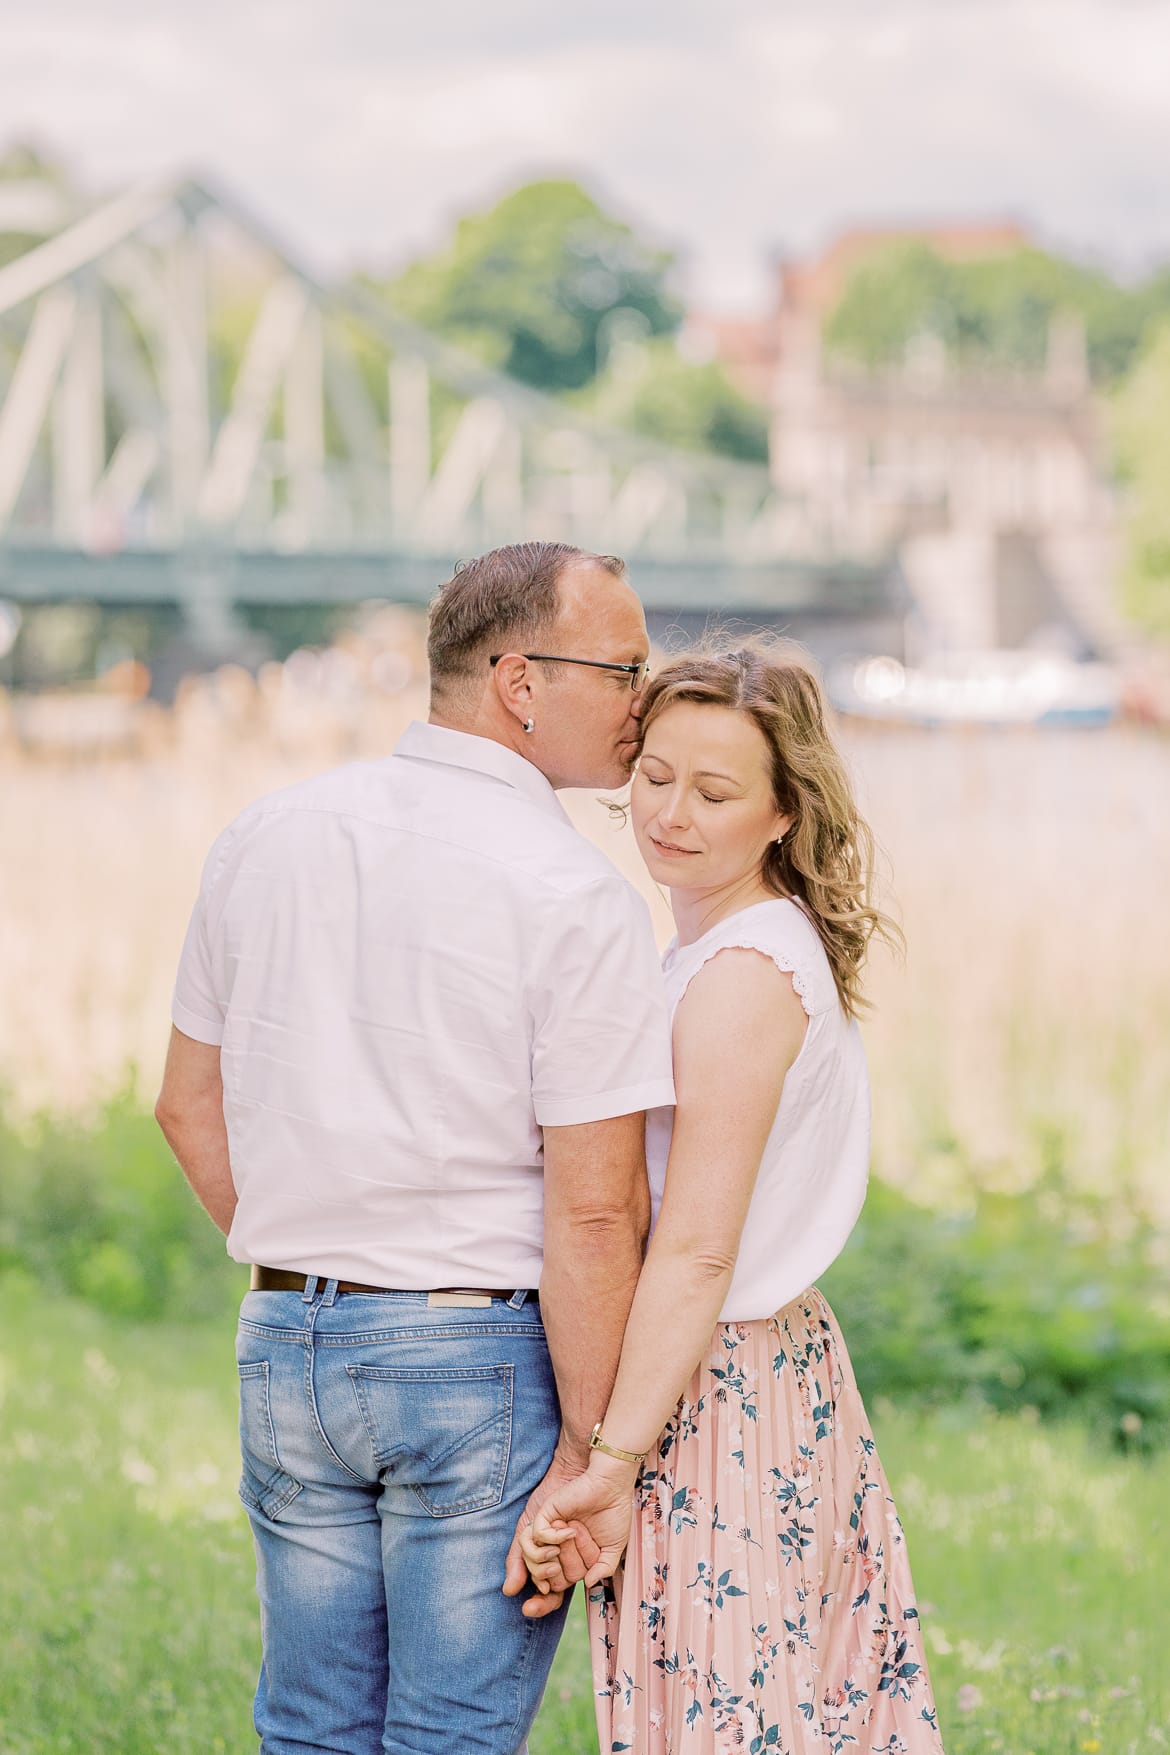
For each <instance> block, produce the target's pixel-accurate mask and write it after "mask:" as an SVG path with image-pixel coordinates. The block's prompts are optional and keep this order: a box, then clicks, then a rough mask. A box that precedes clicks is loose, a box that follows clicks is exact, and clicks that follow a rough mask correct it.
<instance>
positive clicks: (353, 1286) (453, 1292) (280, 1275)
mask: <svg viewBox="0 0 1170 1755" xmlns="http://www.w3.org/2000/svg"><path fill="white" fill-rule="evenodd" d="M330 1277H331V1276H330V1275H329V1274H302V1273H294V1272H293V1271H292V1270H291V1269H289V1268H271V1267H261V1266H260V1264H259V1263H255V1262H254V1263H253V1265H252V1291H253V1292H304V1290H305V1287H306V1285H307V1284H308V1282H309V1281H310V1280H312V1279H315V1280H316V1281H317V1283H318V1285H320V1286H324V1285H325V1283H326V1281H327V1280H329V1278H330ZM407 1289H408V1288H406V1287H402V1286H367V1285H364V1284H363V1283H362V1281H361V1280H338V1282H337V1290H338V1291H339V1292H374V1293H383V1294H385V1295H386V1296H387V1297H394V1296H395V1294H397V1293H400V1292H402V1291H405V1290H407ZM415 1289H416V1290H417V1288H415ZM423 1289H424V1290H426V1291H427V1296H428V1299H431V1300H434V1301H436V1302H438V1301H443V1302H446V1301H447V1300H448V1299H451V1300H455V1299H458V1300H460V1301H463V1300H467V1299H471V1298H475V1299H478V1300H479V1301H480V1303H485V1302H490V1300H491V1299H493V1298H504V1299H508V1298H512V1297H514V1296H515V1293H516V1288H515V1286H509V1287H508V1289H507V1291H503V1290H501V1289H499V1288H496V1287H490V1288H485V1287H483V1286H436V1287H434V1288H433V1289H428V1288H423ZM534 1296H535V1294H534V1293H529V1297H530V1298H532V1297H534Z"/></svg>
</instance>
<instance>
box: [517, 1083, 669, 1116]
mask: <svg viewBox="0 0 1170 1755" xmlns="http://www.w3.org/2000/svg"><path fill="white" fill-rule="evenodd" d="M673 1106H674V1081H673V1080H672V1079H654V1080H651V1081H650V1082H649V1083H647V1084H644V1085H624V1086H623V1087H622V1088H621V1089H620V1090H616V1091H596V1092H594V1093H593V1094H592V1095H591V1096H588V1097H537V1098H536V1099H535V1100H534V1102H533V1106H532V1107H533V1111H534V1113H535V1115H536V1119H537V1122H538V1123H539V1124H540V1126H541V1127H578V1126H580V1125H581V1124H582V1123H583V1122H586V1121H612V1120H613V1118H614V1116H615V1115H634V1114H635V1113H636V1112H637V1111H638V1110H639V1109H663V1108H673Z"/></svg>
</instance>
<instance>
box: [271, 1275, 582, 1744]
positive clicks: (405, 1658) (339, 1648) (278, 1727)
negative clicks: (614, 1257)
mask: <svg viewBox="0 0 1170 1755" xmlns="http://www.w3.org/2000/svg"><path fill="white" fill-rule="evenodd" d="M312 1284H313V1282H310V1285H312ZM520 1296H521V1295H520V1294H517V1299H519V1298H520ZM237 1351H238V1358H239V1371H240V1436H241V1446H242V1450H243V1476H242V1479H241V1482H240V1496H241V1498H242V1499H243V1501H244V1504H245V1506H246V1508H247V1511H248V1515H249V1517H250V1519H251V1523H252V1529H253V1533H254V1535H255V1540H256V1569H257V1572H256V1576H257V1588H258V1590H259V1595H260V1618H261V1631H262V1635H263V1651H264V1661H263V1665H262V1667H261V1671H260V1682H259V1686H258V1689H257V1693H256V1713H255V1723H256V1730H257V1733H258V1735H259V1737H260V1739H261V1750H262V1751H263V1755H317V1752H318V1751H330V1752H336V1755H515V1752H516V1751H517V1750H520V1749H523V1747H524V1743H525V1739H526V1737H527V1735H528V1730H529V1727H530V1726H531V1724H532V1721H533V1719H534V1718H535V1716H536V1711H537V1708H538V1706H539V1705H540V1698H541V1695H542V1693H543V1691H544V1686H545V1682H546V1680H547V1678H548V1672H549V1668H550V1665H551V1663H552V1659H553V1653H554V1651H555V1650H556V1645H557V1641H558V1639H559V1638H560V1634H561V1631H562V1627H563V1624H564V1614H565V1610H564V1609H563V1608H562V1610H560V1611H559V1612H558V1613H556V1614H552V1615H549V1616H548V1617H547V1618H546V1619H544V1620H536V1621H529V1620H526V1619H525V1617H524V1616H523V1615H522V1614H521V1612H520V1604H521V1602H522V1601H523V1598H522V1597H505V1596H502V1595H501V1593H500V1586H501V1584H502V1582H503V1577H504V1562H505V1557H506V1555H507V1551H508V1546H509V1544H510V1542H511V1539H512V1534H513V1531H514V1529H515V1525H516V1520H517V1518H518V1517H519V1515H520V1512H521V1511H522V1510H523V1507H524V1502H525V1500H526V1499H527V1498H528V1495H529V1494H530V1493H531V1492H532V1490H533V1488H534V1487H535V1486H536V1485H537V1483H538V1482H539V1481H540V1479H541V1477H542V1476H543V1474H544V1472H545V1470H546V1469H547V1467H548V1465H549V1463H550V1461H551V1459H552V1453H553V1446H554V1444H555V1442H556V1437H557V1431H558V1424H559V1415H558V1409H557V1399H556V1387H555V1383H554V1380H553V1373H552V1366H551V1363H550V1360H549V1354H548V1347H547V1344H546V1341H545V1337H544V1329H543V1327H542V1325H541V1321H540V1313H539V1309H538V1307H537V1306H536V1304H535V1303H533V1302H532V1301H531V1300H530V1301H528V1302H527V1303H523V1304H518V1303H517V1301H516V1299H513V1300H512V1301H510V1302H508V1301H505V1300H503V1299H493V1301H492V1304H491V1307H490V1308H485V1309H467V1308H445V1307H435V1308H431V1307H430V1306H428V1304H427V1297H426V1293H425V1292H402V1293H392V1294H369V1295H367V1294H363V1293H346V1294H343V1295H341V1296H338V1295H337V1291H336V1285H335V1282H333V1281H328V1282H326V1281H317V1282H316V1290H315V1291H314V1292H313V1294H312V1296H308V1295H307V1294H302V1293H300V1292H249V1293H248V1294H247V1296H246V1297H245V1299H244V1302H243V1306H242V1308H241V1311H240V1327H239V1338H238V1348H237ZM525 1594H527V1593H525Z"/></svg>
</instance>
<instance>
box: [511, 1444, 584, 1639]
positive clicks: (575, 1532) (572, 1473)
mask: <svg viewBox="0 0 1170 1755" xmlns="http://www.w3.org/2000/svg"><path fill="white" fill-rule="evenodd" d="M581 1478H582V1470H581V1465H580V1464H579V1463H578V1464H574V1463H572V1462H570V1461H569V1460H568V1458H567V1457H566V1456H565V1455H564V1453H563V1451H562V1449H561V1446H560V1445H558V1446H557V1449H556V1452H555V1454H554V1456H553V1460H552V1462H551V1463H550V1464H549V1469H548V1473H547V1474H546V1475H545V1477H544V1479H543V1480H542V1481H541V1483H540V1485H539V1486H538V1487H537V1488H536V1490H535V1491H534V1492H533V1494H532V1496H531V1498H530V1499H529V1501H528V1503H527V1505H526V1506H525V1507H524V1510H523V1511H522V1512H521V1514H520V1521H519V1522H518V1523H517V1525H516V1534H515V1536H514V1537H513V1538H512V1546H511V1547H510V1548H509V1549H508V1564H507V1570H506V1573H505V1575H504V1584H503V1591H504V1595H505V1596H506V1597H514V1596H518V1595H519V1594H520V1592H521V1591H522V1590H523V1589H524V1587H525V1585H526V1584H527V1583H528V1582H529V1569H528V1566H527V1563H526V1560H525V1554H524V1550H523V1547H522V1543H523V1542H524V1541H525V1540H528V1541H531V1537H532V1530H533V1528H534V1525H535V1520H536V1518H537V1517H538V1515H539V1513H540V1511H541V1508H542V1506H544V1505H545V1504H546V1503H548V1502H549V1500H550V1499H551V1498H552V1497H554V1496H556V1495H558V1494H559V1493H560V1492H561V1491H563V1490H565V1489H566V1488H567V1487H568V1486H569V1485H570V1483H571V1482H573V1481H575V1480H578V1479H581ZM560 1541H561V1543H563V1547H562V1546H557V1547H554V1548H552V1549H551V1550H550V1554H551V1555H552V1556H554V1557H556V1558H557V1560H558V1577H559V1578H560V1579H561V1583H560V1584H558V1585H556V1586H555V1587H553V1586H550V1585H549V1584H547V1583H544V1582H539V1581H537V1580H536V1579H535V1578H533V1580H532V1582H533V1583H534V1584H536V1585H537V1590H538V1592H539V1594H538V1595H536V1596H532V1597H529V1598H528V1600H527V1602H526V1603H524V1605H523V1608H522V1611H521V1612H522V1613H523V1614H525V1615H527V1616H528V1618H529V1620H540V1619H541V1618H542V1617H543V1616H545V1615H551V1614H552V1612H553V1610H554V1609H559V1608H560V1606H561V1604H562V1603H563V1602H564V1600H565V1592H566V1591H567V1590H570V1589H571V1588H572V1586H573V1585H574V1584H576V1583H577V1582H578V1580H579V1579H582V1578H584V1577H585V1576H586V1573H587V1571H588V1569H589V1568H590V1567H591V1566H593V1565H595V1564H596V1563H597V1561H598V1559H599V1557H600V1549H599V1548H598V1547H597V1544H596V1543H595V1542H594V1541H593V1539H592V1537H591V1536H590V1534H589V1532H588V1531H587V1530H586V1529H585V1528H584V1526H583V1525H581V1524H576V1525H574V1526H573V1527H571V1528H570V1527H567V1526H566V1527H565V1528H564V1534H563V1535H562V1536H561V1538H560Z"/></svg>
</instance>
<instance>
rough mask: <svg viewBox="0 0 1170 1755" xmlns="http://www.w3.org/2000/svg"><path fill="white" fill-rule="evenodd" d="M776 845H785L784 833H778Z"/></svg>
mask: <svg viewBox="0 0 1170 1755" xmlns="http://www.w3.org/2000/svg"><path fill="white" fill-rule="evenodd" d="M776 845H777V847H783V845H784V837H783V835H777V837H776Z"/></svg>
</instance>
